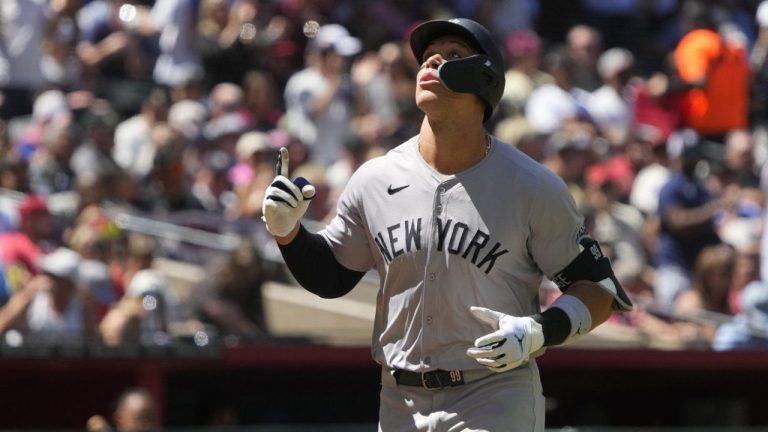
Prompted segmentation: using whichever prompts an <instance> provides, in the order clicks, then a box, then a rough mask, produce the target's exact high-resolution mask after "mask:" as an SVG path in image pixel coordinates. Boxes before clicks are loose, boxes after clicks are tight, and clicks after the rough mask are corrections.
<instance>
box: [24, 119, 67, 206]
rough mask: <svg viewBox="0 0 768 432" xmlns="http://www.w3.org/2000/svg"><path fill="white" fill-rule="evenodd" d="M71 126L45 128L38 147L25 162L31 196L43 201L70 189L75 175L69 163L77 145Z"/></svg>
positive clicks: (57, 124)
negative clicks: (36, 196)
mask: <svg viewBox="0 0 768 432" xmlns="http://www.w3.org/2000/svg"><path fill="white" fill-rule="evenodd" d="M77 141H78V135H77V132H76V129H75V125H73V124H67V123H63V124H62V123H51V124H48V125H47V126H45V128H44V136H43V140H42V145H41V146H40V148H38V149H37V150H36V151H35V153H34V154H33V155H32V157H31V159H30V161H29V182H30V188H31V189H32V192H34V193H35V194H37V195H40V196H43V197H47V196H49V195H51V194H54V193H57V192H68V191H71V190H72V189H74V186H75V172H74V171H73V170H72V168H71V165H70V162H71V160H72V154H73V153H74V150H75V147H76V146H77V144H78V142H77Z"/></svg>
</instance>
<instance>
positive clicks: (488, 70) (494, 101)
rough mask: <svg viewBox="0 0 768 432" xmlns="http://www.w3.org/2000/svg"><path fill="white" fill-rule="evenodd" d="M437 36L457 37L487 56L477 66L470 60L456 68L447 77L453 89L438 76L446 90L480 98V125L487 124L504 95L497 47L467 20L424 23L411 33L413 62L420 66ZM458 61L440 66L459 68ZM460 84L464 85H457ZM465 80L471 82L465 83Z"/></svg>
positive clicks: (458, 19)
mask: <svg viewBox="0 0 768 432" xmlns="http://www.w3.org/2000/svg"><path fill="white" fill-rule="evenodd" d="M441 36H459V37H461V38H463V39H466V40H467V41H469V42H470V43H471V44H472V45H474V47H475V49H477V50H478V51H479V52H480V53H482V54H484V55H485V56H487V59H483V61H481V62H477V61H471V60H470V61H468V62H466V63H464V65H463V66H460V67H457V68H456V72H455V73H452V74H450V75H451V81H456V85H450V83H448V82H447V81H448V80H446V76H444V74H443V73H441V74H440V78H441V79H443V82H444V83H445V84H446V87H448V88H450V89H451V90H454V91H461V92H468V93H475V94H477V95H478V96H480V99H482V100H483V102H484V103H485V115H484V117H483V121H487V120H488V118H490V117H491V114H493V110H494V109H495V108H496V105H498V104H499V101H500V100H501V95H502V93H504V72H505V71H504V57H502V55H501V51H500V50H499V47H498V45H496V42H495V41H494V40H493V36H491V34H490V32H488V30H487V29H486V28H485V27H483V26H482V25H480V24H479V23H477V22H475V21H472V20H470V19H467V18H454V19H449V20H435V21H427V22H425V23H423V24H420V25H419V26H417V27H416V28H415V29H413V31H412V32H411V36H410V40H411V50H412V51H413V55H414V56H415V57H416V61H418V62H421V61H422V58H423V56H424V51H425V50H426V49H427V46H428V45H429V43H430V42H432V41H433V40H435V39H437V38H438V37H441ZM462 60H463V59H460V60H452V61H449V62H446V63H444V65H447V64H449V63H453V62H456V63H455V64H456V66H459V62H462ZM473 67H477V71H476V72H475V73H467V71H468V68H473ZM459 69H461V71H459ZM446 72H447V71H446ZM446 75H449V74H446ZM462 77H463V78H462ZM477 77H482V79H480V80H477V79H476V78H477ZM462 80H464V82H461V81H462ZM469 80H471V81H472V82H467V81H469ZM470 89H471V90H470Z"/></svg>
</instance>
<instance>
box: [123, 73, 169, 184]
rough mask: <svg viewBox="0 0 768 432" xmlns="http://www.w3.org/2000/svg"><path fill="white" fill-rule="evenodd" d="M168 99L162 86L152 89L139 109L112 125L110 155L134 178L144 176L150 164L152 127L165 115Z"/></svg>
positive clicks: (147, 172)
mask: <svg viewBox="0 0 768 432" xmlns="http://www.w3.org/2000/svg"><path fill="white" fill-rule="evenodd" d="M169 108H170V101H169V99H168V94H167V92H166V91H165V90H163V89H160V88H155V89H153V90H152V91H151V92H150V93H149V95H147V97H146V98H145V99H144V101H143V102H142V104H141V111H140V112H139V113H137V114H135V115H133V116H132V117H130V118H128V119H125V120H123V121H121V122H120V123H119V124H118V125H117V127H116V128H115V139H114V141H115V144H114V147H112V158H113V159H114V161H115V163H117V164H118V165H119V166H120V168H122V169H123V170H125V172H126V173H128V174H129V175H130V176H131V177H132V178H133V179H134V180H136V181H138V182H140V181H142V180H144V179H145V178H146V176H147V175H148V174H149V171H150V169H151V168H152V159H153V157H154V154H155V146H154V143H153V142H152V138H151V132H152V127H153V126H154V125H156V124H157V123H158V122H164V121H166V120H167V118H168V110H169Z"/></svg>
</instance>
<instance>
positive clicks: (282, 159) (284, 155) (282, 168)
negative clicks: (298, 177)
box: [275, 147, 289, 177]
mask: <svg viewBox="0 0 768 432" xmlns="http://www.w3.org/2000/svg"><path fill="white" fill-rule="evenodd" d="M288 161H289V159H288V149H287V148H285V147H280V154H279V155H278V156H277V165H276V166H275V174H277V175H281V176H283V177H287V176H288Z"/></svg>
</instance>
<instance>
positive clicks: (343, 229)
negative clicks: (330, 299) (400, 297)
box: [320, 166, 374, 272]
mask: <svg viewBox="0 0 768 432" xmlns="http://www.w3.org/2000/svg"><path fill="white" fill-rule="evenodd" d="M364 177H365V167H364V166H363V167H361V168H360V169H358V171H357V172H355V174H353V175H352V178H351V179H350V181H349V183H348V184H347V187H346V188H345V189H344V192H342V194H341V197H340V198H339V202H338V204H337V206H336V216H334V218H333V219H332V220H331V222H330V223H329V224H328V225H327V226H326V227H325V228H324V229H323V230H322V231H320V235H322V236H323V237H324V238H325V240H326V241H327V242H328V244H329V245H330V247H331V251H332V252H333V255H334V256H335V257H336V261H338V262H339V264H341V265H343V266H344V267H346V268H348V269H350V270H355V271H360V272H365V271H368V270H370V269H371V268H373V266H374V259H373V255H372V253H371V249H370V246H369V237H368V228H367V223H366V221H365V216H364V215H365V213H364V211H363V210H364V209H363V202H362V197H363V196H364V189H363V186H364V183H365V181H364Z"/></svg>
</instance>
